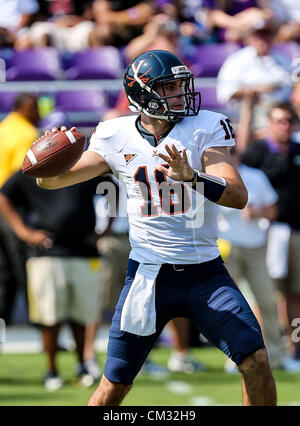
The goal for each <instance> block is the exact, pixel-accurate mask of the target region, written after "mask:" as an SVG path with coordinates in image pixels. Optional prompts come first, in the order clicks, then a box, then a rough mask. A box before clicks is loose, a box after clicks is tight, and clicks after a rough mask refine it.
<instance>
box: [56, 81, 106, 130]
mask: <svg viewBox="0 0 300 426" xmlns="http://www.w3.org/2000/svg"><path fill="white" fill-rule="evenodd" d="M107 109H108V97H107V93H106V92H105V91H104V90H101V89H98V90H72V91H67V90H66V91H61V92H58V93H57V94H56V110H58V111H62V112H64V113H65V114H66V116H67V118H68V120H69V121H70V122H71V123H72V124H73V125H78V126H80V125H84V126H94V125H96V124H97V122H98V121H100V118H101V115H102V114H103V113H105V112H106V111H107Z"/></svg>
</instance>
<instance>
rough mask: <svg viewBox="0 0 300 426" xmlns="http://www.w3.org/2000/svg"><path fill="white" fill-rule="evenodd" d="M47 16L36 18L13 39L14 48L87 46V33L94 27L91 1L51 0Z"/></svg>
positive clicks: (76, 49)
mask: <svg viewBox="0 0 300 426" xmlns="http://www.w3.org/2000/svg"><path fill="white" fill-rule="evenodd" d="M48 13H49V14H51V16H52V17H51V19H50V20H48V21H38V22H35V23H33V25H32V26H31V27H30V28H27V29H26V30H24V31H22V32H21V33H20V34H19V37H18V38H17V40H16V42H15V45H14V46H15V48H16V49H19V50H21V49H28V48H31V47H37V48H39V47H45V46H54V47H55V48H57V49H59V50H67V51H70V52H73V51H78V50H83V49H87V48H88V47H91V33H92V31H93V30H94V28H95V23H94V22H93V15H92V2H91V0H86V1H83V2H80V3H79V2H74V1H67V2H65V1H51V2H50V3H49V5H48Z"/></svg>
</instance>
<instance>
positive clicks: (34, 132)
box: [0, 93, 39, 186]
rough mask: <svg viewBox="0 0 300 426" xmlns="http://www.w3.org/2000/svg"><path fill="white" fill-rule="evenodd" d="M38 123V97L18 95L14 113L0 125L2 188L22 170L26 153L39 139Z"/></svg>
mask: <svg viewBox="0 0 300 426" xmlns="http://www.w3.org/2000/svg"><path fill="white" fill-rule="evenodd" d="M38 121H39V112H38V104H37V98H36V96H35V95H32V94H28V93H25V94H21V95H18V96H17V97H16V99H15V101H14V108H13V111H12V112H11V113H9V114H8V115H7V116H6V118H5V119H4V120H3V121H2V122H1V123H0V140H1V144H0V186H1V185H2V184H3V183H4V182H5V181H6V180H7V179H8V178H9V176H10V175H11V174H12V173H14V172H15V171H17V170H19V169H20V167H21V165H22V162H23V159H24V157H25V154H26V152H27V151H28V149H29V148H30V147H31V145H32V142H34V141H35V140H36V139H37V138H38V137H39V131H38V129H37V128H36V127H35V126H36V125H37V123H38Z"/></svg>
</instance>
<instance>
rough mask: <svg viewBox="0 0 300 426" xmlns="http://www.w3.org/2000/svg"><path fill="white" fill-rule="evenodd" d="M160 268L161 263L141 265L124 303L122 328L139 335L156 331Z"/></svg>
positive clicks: (147, 334) (146, 334)
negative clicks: (157, 289)
mask: <svg viewBox="0 0 300 426" xmlns="http://www.w3.org/2000/svg"><path fill="white" fill-rule="evenodd" d="M160 268H161V265H154V264H146V263H141V264H140V265H139V267H138V269H137V271H136V274H135V277H134V280H133V282H132V284H131V287H130V290H129V292H128V294H127V297H126V299H125V302H124V305H123V309H122V314H121V323H120V328H121V330H123V331H127V332H128V333H132V334H137V335H138V336H149V335H150V334H154V333H155V331H156V310H155V283H156V277H157V275H158V273H159V270H160Z"/></svg>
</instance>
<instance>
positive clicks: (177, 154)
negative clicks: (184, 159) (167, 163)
mask: <svg viewBox="0 0 300 426" xmlns="http://www.w3.org/2000/svg"><path fill="white" fill-rule="evenodd" d="M172 149H173V152H174V154H175V156H176V157H177V158H181V155H180V152H179V151H178V149H177V148H176V146H175V145H174V144H172Z"/></svg>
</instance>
